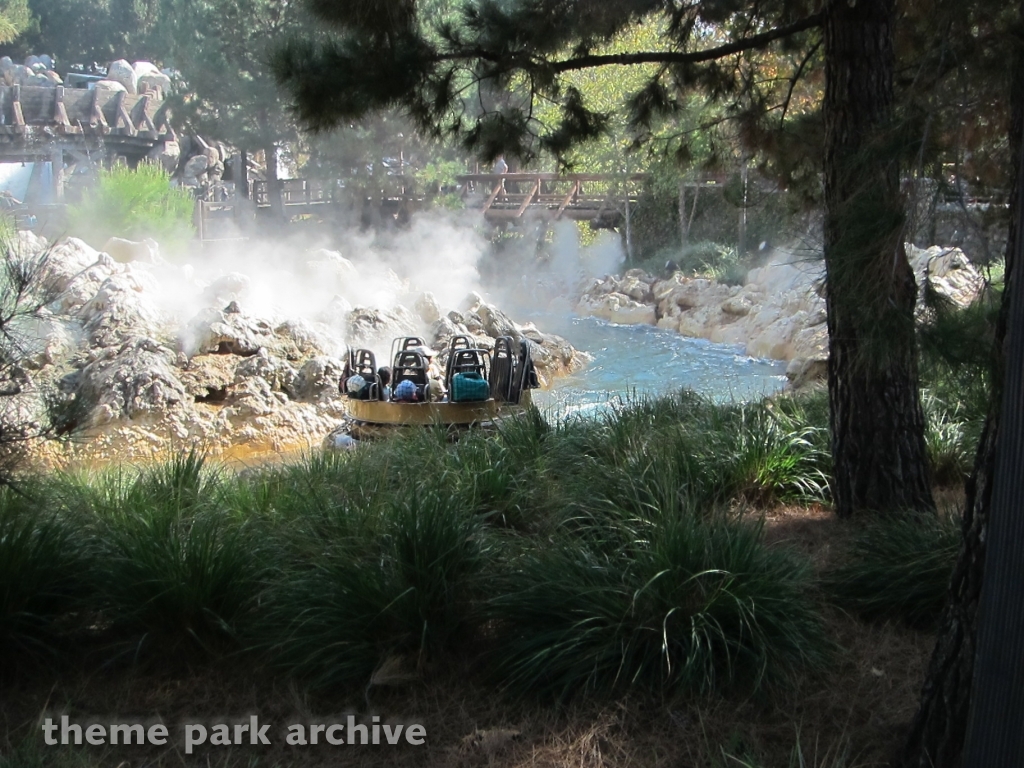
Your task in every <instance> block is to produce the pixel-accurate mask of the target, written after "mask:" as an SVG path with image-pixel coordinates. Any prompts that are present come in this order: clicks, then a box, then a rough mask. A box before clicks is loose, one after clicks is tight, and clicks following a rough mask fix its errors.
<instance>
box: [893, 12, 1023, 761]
mask: <svg viewBox="0 0 1024 768" xmlns="http://www.w3.org/2000/svg"><path fill="white" fill-rule="evenodd" d="M1020 13H1021V17H1022V18H1024V2H1022V4H1021V10H1020ZM1018 44H1019V43H1018ZM1010 101H1011V115H1010V127H1009V128H1010V130H1009V133H1010V137H1009V138H1010V147H1011V150H1012V168H1013V172H1014V174H1015V178H1014V180H1013V183H1012V184H1011V185H1010V190H1011V191H1010V228H1009V235H1008V237H1007V242H1006V271H1005V285H1006V288H1005V290H1004V293H1003V302H1002V306H1001V307H1000V313H999V319H998V321H997V325H996V333H995V345H994V349H993V373H992V382H993V385H992V386H993V396H992V401H991V406H990V408H989V413H988V416H987V418H986V421H985V429H984V431H983V432H982V437H981V442H980V444H979V446H978V452H977V454H976V455H975V460H974V470H973V472H972V473H971V477H970V479H969V480H968V483H967V502H966V505H965V507H964V519H963V532H964V539H963V544H962V545H961V550H960V555H959V557H958V559H957V564H956V567H955V569H954V571H953V578H952V581H951V582H950V596H949V603H948V604H947V606H946V611H945V615H944V616H943V620H942V625H941V629H940V630H939V636H938V641H937V642H936V644H935V650H934V651H933V652H932V658H931V662H930V664H929V667H928V675H927V677H926V678H925V683H924V687H923V689H922V691H921V704H920V708H919V709H918V712H917V715H916V716H915V717H914V721H913V723H912V724H911V728H910V733H909V736H908V738H907V743H906V745H905V748H904V750H903V754H902V756H901V759H900V765H902V766H903V767H904V768H958V767H959V766H960V764H961V757H962V755H963V749H964V742H965V739H966V733H967V724H968V716H969V713H970V711H971V703H972V690H973V684H974V680H975V660H976V655H977V650H978V631H977V630H978V620H979V618H980V617H979V603H980V599H981V593H982V581H983V578H984V577H985V561H986V554H987V552H986V543H987V542H988V540H989V519H990V514H991V513H992V511H993V510H992V506H993V487H994V485H993V476H994V474H995V470H996V455H997V450H998V447H999V446H998V444H999V437H1000V415H1001V410H1002V383H1003V378H1004V375H1005V372H1006V352H1005V342H1006V338H1007V328H1008V324H1009V311H1010V298H1011V293H1012V291H1011V286H1013V285H1015V284H1016V283H1017V282H1018V281H1019V276H1018V274H1017V273H1018V269H1017V267H1016V262H1017V261H1018V260H1019V259H1020V251H1019V244H1018V242H1017V241H1018V232H1019V229H1020V226H1021V219H1020V212H1019V208H1020V203H1021V190H1020V187H1021V185H1022V184H1024V178H1022V177H1021V168H1020V164H1021V161H1022V159H1024V158H1022V157H1021V144H1022V141H1024V55H1022V52H1021V51H1020V50H1019V49H1018V51H1017V55H1016V59H1015V62H1014V72H1013V81H1012V87H1011V93H1010ZM1018 293H1019V290H1018ZM1022 330H1024V329H1022ZM1014 331H1015V332H1016V333H1019V332H1020V331H1019V330H1018V329H1016V328H1015V329H1014ZM1018 364H1019V363H1018ZM1018 407H1019V406H1018ZM1017 439H1019V437H1018V438H1017ZM1019 472H1020V470H1019V468H1018V470H1017V473H1018V475H1019ZM1017 503H1018V504H1019V500H1018V502H1017ZM1019 588H1020V587H1019V585H1017V589H1018V590H1019ZM1008 650H1011V651H1013V652H1014V653H1016V654H1020V652H1021V651H1020V648H1019V647H1013V648H1010V649H1008ZM1014 728H1015V730H1017V731H1019V730H1020V728H1021V725H1020V723H1019V722H1018V723H1016V724H1015V726H1014ZM1013 764H1014V765H1016V764H1019V763H1013ZM1007 765H1009V763H1007ZM992 768H996V766H995V764H993V765H992Z"/></svg>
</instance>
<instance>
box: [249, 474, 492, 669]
mask: <svg viewBox="0 0 1024 768" xmlns="http://www.w3.org/2000/svg"><path fill="white" fill-rule="evenodd" d="M353 512H354V513H355V514H362V513H361V512H360V511H359V510H353ZM364 522H365V521H364ZM481 525H482V522H481V520H480V519H479V518H477V517H476V516H474V515H472V514H471V513H469V512H468V510H467V508H466V505H465V503H464V502H460V499H458V498H457V497H456V498H453V497H452V496H451V495H450V494H449V493H447V492H445V491H444V490H443V489H436V488H434V489H431V488H429V487H428V488H423V489H421V490H420V491H419V492H416V493H412V494H410V495H409V496H407V497H406V498H405V499H403V500H401V501H399V502H397V503H396V504H394V505H393V506H386V507H383V508H381V509H380V510H379V512H378V515H377V517H376V520H375V521H374V523H373V525H372V527H369V528H364V529H363V534H362V535H356V536H348V537H341V538H337V539H324V540H322V541H321V544H320V547H319V550H318V551H314V550H313V549H312V548H308V549H307V550H306V555H307V556H305V557H300V558H297V559H295V560H294V561H293V562H291V563H290V564H289V565H288V566H286V567H285V568H283V569H282V570H281V571H280V572H279V573H278V574H277V575H276V577H275V579H274V583H273V585H272V587H271V590H270V593H269V595H268V598H267V606H266V612H265V614H264V624H263V626H264V628H265V634H264V640H263V643H264V645H265V647H268V648H269V649H270V650H271V653H272V655H273V656H274V658H275V660H276V662H277V663H278V664H279V666H281V667H282V668H283V669H286V670H288V671H289V672H291V673H292V674H295V675H298V676H299V677H302V678H304V679H306V680H307V681H309V683H310V684H311V685H313V686H314V687H323V686H328V685H333V684H337V683H347V682H355V681H361V682H365V681H366V680H367V679H369V677H370V675H371V674H372V673H373V671H374V669H375V668H376V667H377V666H378V665H379V664H380V663H381V662H382V661H384V660H385V659H386V658H388V657H389V656H392V655H394V654H414V655H417V656H423V655H430V654H436V653H439V652H441V651H443V650H445V649H446V648H447V647H448V646H449V643H450V642H451V641H452V639H453V638H454V637H456V636H457V635H458V634H459V632H460V631H462V630H464V629H466V628H467V626H468V625H469V619H470V611H471V587H472V584H473V580H474V579H475V577H476V576H477V574H478V573H479V571H480V569H481V567H482V564H483V562H484V548H483V542H482V539H481V537H480V535H479V533H480V527H481ZM356 529H357V527H356V526H353V527H352V528H351V529H350V530H356Z"/></svg>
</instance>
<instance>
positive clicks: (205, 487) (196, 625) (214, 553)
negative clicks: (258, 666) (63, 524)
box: [85, 453, 265, 657]
mask: <svg viewBox="0 0 1024 768" xmlns="http://www.w3.org/2000/svg"><path fill="white" fill-rule="evenodd" d="M219 492H220V480H219V478H218V477H217V476H216V475H214V474H212V473H210V472H209V471H208V470H206V468H205V467H204V461H203V459H202V458H201V457H199V456H198V455H197V454H195V453H190V454H188V455H185V456H181V457H178V458H175V459H173V460H172V461H170V462H168V463H167V464H165V465H164V466H162V467H160V468H158V469H155V470H149V471H146V472H144V473H143V474H142V475H141V476H139V477H138V478H137V479H135V480H134V481H125V480H124V479H123V478H117V477H114V478H110V479H108V481H107V482H106V483H103V484H100V485H99V487H97V488H94V489H87V490H86V499H85V501H86V503H87V504H88V505H89V506H90V507H91V508H92V510H93V513H94V515H95V517H96V520H95V524H94V525H95V530H94V537H95V541H96V546H97V553H98V564H97V567H96V569H95V570H96V575H95V587H94V589H95V594H96V600H97V603H98V607H99V608H100V610H101V613H102V615H103V617H104V618H105V620H106V622H107V624H108V626H109V628H110V629H111V630H112V631H113V632H114V633H115V635H116V636H117V637H118V638H120V639H121V640H122V641H124V642H126V643H128V644H130V645H132V646H134V647H135V648H136V651H143V652H146V651H148V652H150V653H159V654H161V655H172V656H173V655H178V656H183V657H190V656H194V655H205V654H208V653H221V652H224V651H226V650H229V649H232V648H235V647H237V645H238V643H239V642H240V634H241V633H242V631H243V630H244V627H245V626H246V622H247V620H248V619H250V618H251V616H250V613H251V610H252V608H253V607H254V605H255V601H256V599H257V596H258V593H259V589H260V585H261V572H262V570H263V568H264V567H265V563H264V562H263V557H262V555H263V552H262V549H263V545H262V543H261V537H260V536H259V535H258V531H257V525H258V523H257V521H253V520H244V519H241V518H239V517H238V516H236V515H234V514H232V513H231V512H230V511H229V510H226V509H225V508H224V506H223V505H221V504H220V503H219V502H220V499H219Z"/></svg>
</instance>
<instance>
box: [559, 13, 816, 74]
mask: <svg viewBox="0 0 1024 768" xmlns="http://www.w3.org/2000/svg"><path fill="white" fill-rule="evenodd" d="M823 18H824V14H823V13H822V12H818V13H815V14H812V15H811V16H808V17H806V18H804V19H801V20H800V21H796V22H794V23H792V24H789V25H787V26H785V27H777V28H775V29H771V30H769V31H767V32H761V33H760V34H757V35H753V36H752V37H746V38H742V39H740V40H735V41H733V42H731V43H726V44H725V45H720V46H718V47H717V48H708V49H706V50H703V51H690V52H682V51H643V52H640V53H610V54H604V55H589V56H577V57H575V58H572V59H566V60H565V61H556V62H552V64H551V69H552V71H554V72H569V71H571V70H576V69H590V68H592V67H603V66H606V65H609V64H620V65H632V64H700V63H701V62H704V61H715V60H716V59H722V58H725V57H726V56H731V55H732V54H734V53H742V52H743V51H750V50H755V49H758V48H764V47H766V46H767V45H769V44H770V43H773V42H775V41H776V40H781V39H783V38H786V37H790V36H792V35H795V34H797V33H799V32H804V31H806V30H808V29H813V28H814V27H820V26H821V23H822V19H823Z"/></svg>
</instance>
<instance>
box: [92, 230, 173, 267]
mask: <svg viewBox="0 0 1024 768" xmlns="http://www.w3.org/2000/svg"><path fill="white" fill-rule="evenodd" d="M103 251H104V253H109V254H110V255H111V256H112V257H113V259H114V261H118V262H120V263H122V264H127V263H128V262H130V261H141V262H145V263H148V264H154V263H157V262H159V261H160V246H159V245H158V244H157V242H156V240H151V239H149V238H147V239H146V240H143V241H142V242H136V241H134V240H125V239H124V238H121V237H112V238H110V239H109V240H107V242H106V243H104V244H103Z"/></svg>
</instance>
